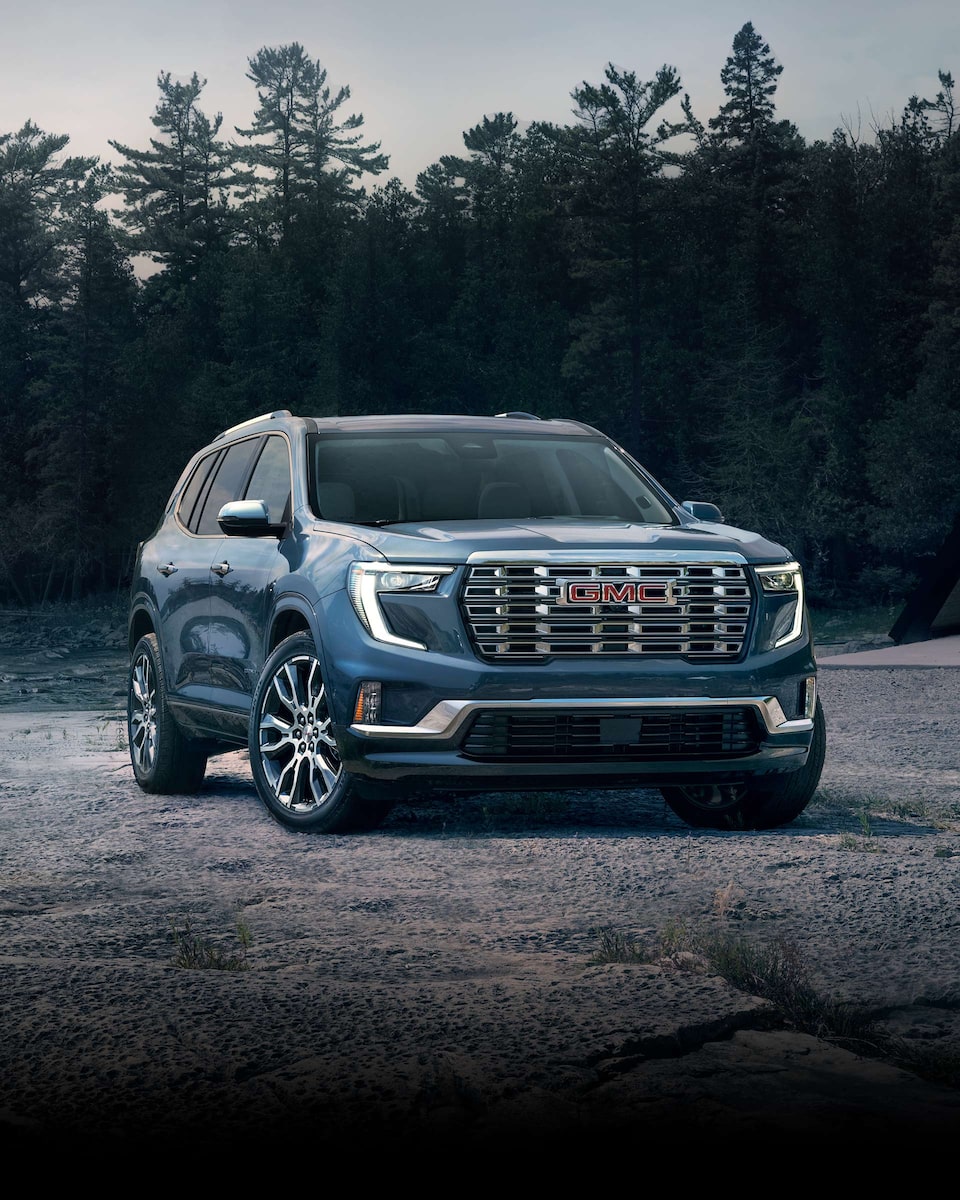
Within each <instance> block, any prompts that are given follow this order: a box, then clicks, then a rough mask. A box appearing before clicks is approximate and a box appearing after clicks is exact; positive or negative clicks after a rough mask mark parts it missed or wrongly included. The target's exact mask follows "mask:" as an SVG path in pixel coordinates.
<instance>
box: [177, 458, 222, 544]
mask: <svg viewBox="0 0 960 1200" xmlns="http://www.w3.org/2000/svg"><path fill="white" fill-rule="evenodd" d="M219 453H220V451H219V450H218V451H217V453H216V454H208V455H207V457H206V458H202V459H201V460H200V461H199V462H198V463H197V465H196V467H195V468H194V471H193V474H192V475H191V476H190V479H189V481H188V483H187V486H186V487H185V488H184V489H183V494H182V495H181V497H180V503H179V505H178V506H177V516H178V517H179V518H180V523H181V525H185V526H186V527H187V529H189V530H190V532H191V533H196V532H197V521H198V520H199V519H200V509H201V507H202V505H200V504H198V503H197V501H198V500H199V498H200V495H201V493H202V491H203V485H204V484H205V483H206V482H207V479H208V478H209V476H210V468H211V467H212V466H213V464H214V463H215V462H216V461H217V456H218V455H219Z"/></svg>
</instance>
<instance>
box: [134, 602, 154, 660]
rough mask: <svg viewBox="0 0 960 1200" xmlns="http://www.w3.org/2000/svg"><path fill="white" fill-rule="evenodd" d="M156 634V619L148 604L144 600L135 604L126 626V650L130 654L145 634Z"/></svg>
mask: <svg viewBox="0 0 960 1200" xmlns="http://www.w3.org/2000/svg"><path fill="white" fill-rule="evenodd" d="M156 632H157V617H156V613H154V611H153V609H152V608H151V606H150V604H149V603H148V602H147V601H146V600H145V599H142V600H139V601H137V602H135V603H134V606H133V610H132V612H131V613H130V620H129V622H128V625H127V649H128V650H129V651H130V653H131V654H132V653H133V649H134V647H135V646H136V644H137V642H139V641H140V639H141V638H142V637H143V636H144V635H145V634H148V633H156Z"/></svg>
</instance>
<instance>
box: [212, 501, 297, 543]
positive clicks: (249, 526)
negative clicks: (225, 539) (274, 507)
mask: <svg viewBox="0 0 960 1200" xmlns="http://www.w3.org/2000/svg"><path fill="white" fill-rule="evenodd" d="M217 524H218V525H219V526H220V528H221V529H222V530H223V532H224V533H225V534H227V535H228V536H231V537H264V536H265V535H267V534H272V535H273V536H274V537H280V536H282V534H283V530H284V526H283V525H274V524H272V523H271V521H270V514H269V513H268V512H267V506H266V504H264V502H263V501H262V500H231V501H230V502H229V503H228V504H225V505H224V506H223V508H221V509H220V511H219V512H218V513H217Z"/></svg>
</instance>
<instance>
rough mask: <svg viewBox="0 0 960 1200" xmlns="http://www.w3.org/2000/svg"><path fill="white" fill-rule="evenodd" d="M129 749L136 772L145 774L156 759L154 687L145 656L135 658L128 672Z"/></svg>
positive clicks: (154, 679) (153, 679)
mask: <svg viewBox="0 0 960 1200" xmlns="http://www.w3.org/2000/svg"><path fill="white" fill-rule="evenodd" d="M130 748H131V750H132V751H133V758H134V763H135V765H136V767H137V770H138V771H139V772H140V773H141V774H143V775H145V774H147V773H148V772H149V771H150V769H151V768H152V767H153V764H154V763H155V762H156V758H157V685H156V678H155V675H154V670H153V664H152V663H151V662H150V657H149V655H147V654H146V653H141V654H138V655H137V658H136V660H135V661H134V664H133V668H132V670H131V673H130Z"/></svg>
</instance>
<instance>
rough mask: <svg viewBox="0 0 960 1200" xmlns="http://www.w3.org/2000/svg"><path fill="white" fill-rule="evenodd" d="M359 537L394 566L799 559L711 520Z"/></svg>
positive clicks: (464, 524) (538, 522)
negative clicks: (513, 558)
mask: <svg viewBox="0 0 960 1200" xmlns="http://www.w3.org/2000/svg"><path fill="white" fill-rule="evenodd" d="M357 535H358V537H359V538H360V539H361V540H363V541H365V542H367V543H368V545H370V546H371V547H372V548H373V549H374V550H377V551H378V552H379V553H380V554H382V555H383V556H384V558H387V559H389V560H390V561H391V562H411V563H412V562H427V563H461V562H466V560H467V558H468V557H469V556H470V555H471V554H473V553H474V552H476V551H483V552H486V553H491V552H495V551H497V550H504V551H511V552H513V553H516V552H517V551H529V553H530V556H531V558H536V557H537V555H538V554H542V553H545V552H546V551H552V552H553V553H554V554H555V553H556V552H557V551H562V550H571V551H572V550H613V551H621V550H622V551H623V553H624V554H625V555H626V556H628V557H630V556H633V555H642V554H643V553H644V552H645V551H647V550H667V551H680V552H683V551H708V552H716V553H717V554H723V553H727V554H731V553H733V554H742V555H743V557H744V558H745V559H747V561H748V562H751V563H771V562H773V563H775V562H784V561H785V560H787V559H790V558H792V557H793V556H792V555H791V554H790V553H789V552H788V551H787V550H786V549H785V548H784V547H783V546H780V545H778V544H777V543H776V542H770V541H767V539H766V538H763V537H761V536H760V534H758V533H751V532H749V531H748V530H745V529H736V528H734V527H733V526H732V525H718V524H713V523H709V522H706V521H703V522H700V521H697V522H691V523H690V524H684V525H634V524H631V523H630V522H628V521H617V520H610V521H602V520H600V521H598V520H596V519H595V518H591V519H584V520H571V519H570V518H562V519H554V520H547V519H542V518H541V519H533V518H531V519H528V520H517V521H505V520H497V521H444V522H443V523H438V524H435V525H431V524H422V525H421V524H418V523H416V522H412V521H411V522H405V523H403V524H397V525H390V526H384V527H383V528H379V529H363V530H362V531H360V530H358V531H357Z"/></svg>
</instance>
